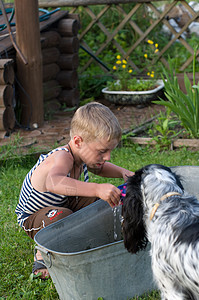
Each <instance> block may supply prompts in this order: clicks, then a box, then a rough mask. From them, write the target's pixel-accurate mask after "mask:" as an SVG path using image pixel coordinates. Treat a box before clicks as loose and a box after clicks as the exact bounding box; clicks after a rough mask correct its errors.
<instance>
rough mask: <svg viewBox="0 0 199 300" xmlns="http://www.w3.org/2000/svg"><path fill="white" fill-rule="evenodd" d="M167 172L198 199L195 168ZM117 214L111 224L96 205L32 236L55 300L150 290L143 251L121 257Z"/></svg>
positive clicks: (119, 297)
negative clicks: (175, 177)
mask: <svg viewBox="0 0 199 300" xmlns="http://www.w3.org/2000/svg"><path fill="white" fill-rule="evenodd" d="M173 170H174V171H175V172H176V173H177V174H179V175H181V176H182V183H183V185H184V187H185V189H186V190H187V191H188V192H190V193H191V194H194V195H196V196H198V197H199V167H196V166H194V167H193V166H183V167H173ZM120 209H121V207H120ZM120 209H119V210H120ZM119 210H118V212H117V215H116V217H115V219H114V214H113V210H112V209H111V208H110V206H109V205H108V204H107V203H106V202H104V201H102V200H99V201H97V202H96V203H94V204H92V205H89V206H87V207H86V208H83V209H81V210H80V211H78V212H76V213H74V214H72V215H70V216H68V217H66V218H64V219H62V220H60V221H58V222H56V223H54V224H52V225H50V226H48V227H46V228H44V229H42V230H41V231H39V232H38V233H37V234H36V236H35V242H36V243H37V249H39V250H40V251H41V252H42V256H43V258H44V261H45V263H46V265H47V266H48V270H49V273H50V276H51V278H52V280H53V282H54V284H55V287H56V290H57V292H58V294H59V297H60V299H66V300H84V299H85V300H97V299H98V297H103V299H104V300H112V299H114V300H127V299H128V298H132V297H133V296H135V295H141V294H143V293H145V292H147V291H150V290H152V289H154V288H155V286H154V284H153V279H152V272H151V260H150V256H149V251H148V250H149V247H148V249H147V250H146V251H141V252H140V253H139V254H136V255H132V254H130V253H128V252H127V250H126V249H125V248H124V246H123V241H122V240H121V238H122V237H121V225H120V212H119ZM114 231H115V232H116V233H117V240H116V241H115V240H114Z"/></svg>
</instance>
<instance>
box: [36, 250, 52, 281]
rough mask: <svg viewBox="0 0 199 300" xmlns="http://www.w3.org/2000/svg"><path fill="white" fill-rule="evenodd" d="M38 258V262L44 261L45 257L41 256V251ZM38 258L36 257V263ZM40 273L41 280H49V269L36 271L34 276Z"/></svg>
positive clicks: (37, 254)
mask: <svg viewBox="0 0 199 300" xmlns="http://www.w3.org/2000/svg"><path fill="white" fill-rule="evenodd" d="M36 258H37V261H38V260H43V257H42V256H41V252H40V251H39V250H38V251H37V253H36ZM36 258H35V257H34V261H36ZM39 273H41V275H40V276H39V277H40V278H41V279H48V278H49V277H50V275H49V272H48V269H46V268H45V267H44V268H43V269H38V270H35V271H34V275H37V274H39Z"/></svg>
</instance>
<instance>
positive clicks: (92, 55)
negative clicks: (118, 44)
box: [80, 45, 110, 71]
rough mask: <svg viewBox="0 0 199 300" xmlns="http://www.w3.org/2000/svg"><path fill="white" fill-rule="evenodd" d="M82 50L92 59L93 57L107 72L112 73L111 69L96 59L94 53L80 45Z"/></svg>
mask: <svg viewBox="0 0 199 300" xmlns="http://www.w3.org/2000/svg"><path fill="white" fill-rule="evenodd" d="M80 48H82V49H83V50H84V51H85V52H86V53H88V54H89V55H90V56H91V57H93V58H94V59H95V60H96V61H97V62H98V63H100V65H102V66H103V67H104V68H105V69H106V70H107V71H110V69H109V68H108V67H107V66H106V65H105V64H104V63H103V62H102V61H101V60H100V59H99V58H98V57H96V56H95V55H94V54H93V53H91V52H90V51H88V50H87V49H86V48H85V47H84V46H82V45H80Z"/></svg>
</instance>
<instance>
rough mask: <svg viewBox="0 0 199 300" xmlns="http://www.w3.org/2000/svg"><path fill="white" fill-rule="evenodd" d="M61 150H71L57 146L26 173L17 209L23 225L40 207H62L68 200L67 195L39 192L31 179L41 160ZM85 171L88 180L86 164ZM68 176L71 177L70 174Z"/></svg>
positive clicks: (42, 156) (41, 157) (85, 177)
mask: <svg viewBox="0 0 199 300" xmlns="http://www.w3.org/2000/svg"><path fill="white" fill-rule="evenodd" d="M61 150H64V151H68V152H69V150H68V149H67V148H56V149H54V150H52V151H51V152H49V153H48V154H45V155H44V154H41V155H40V157H39V159H38V161H37V163H36V164H35V165H34V167H33V168H32V169H31V170H30V171H29V173H28V174H27V175H26V177H25V179H24V181H23V184H22V188H21V192H20V195H19V203H18V205H17V207H16V210H15V213H16V214H17V221H18V223H19V225H20V226H21V227H22V226H23V223H24V221H25V220H26V219H27V218H28V217H29V216H30V215H32V214H33V213H35V212H36V211H38V210H39V209H42V208H44V207H48V206H59V207H61V206H62V205H63V204H64V203H65V202H66V201H67V198H68V197H67V196H66V195H59V194H54V193H51V192H39V191H37V190H35V189H34V188H33V186H32V184H31V181H30V179H31V176H32V173H33V171H34V170H35V169H36V168H37V167H38V166H39V165H40V164H41V162H43V161H44V160H45V159H46V158H47V157H48V156H49V155H51V154H52V153H54V152H56V151H61ZM83 172H84V181H85V182H88V180H89V177H88V170H87V166H86V164H84V165H83ZM67 176H68V177H70V174H68V175H67Z"/></svg>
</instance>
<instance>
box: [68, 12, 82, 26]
mask: <svg viewBox="0 0 199 300" xmlns="http://www.w3.org/2000/svg"><path fill="white" fill-rule="evenodd" d="M65 18H66V19H75V20H77V23H78V29H80V28H81V26H80V16H79V14H68V15H67V17H65Z"/></svg>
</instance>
